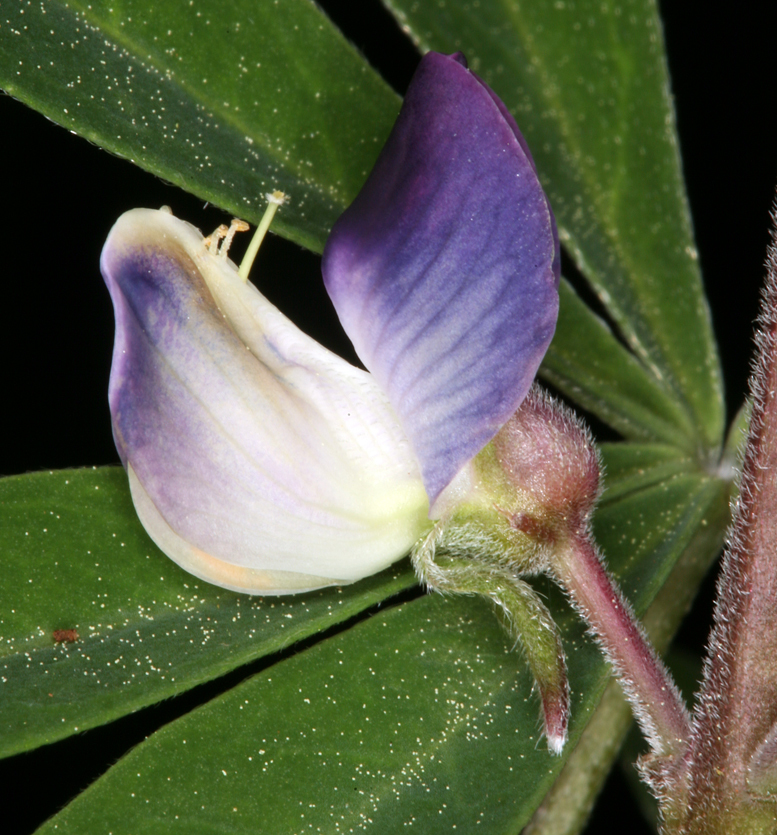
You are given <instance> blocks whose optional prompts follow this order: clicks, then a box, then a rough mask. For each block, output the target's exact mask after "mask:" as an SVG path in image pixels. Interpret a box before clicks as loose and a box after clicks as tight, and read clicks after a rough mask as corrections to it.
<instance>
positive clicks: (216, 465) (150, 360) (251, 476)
mask: <svg viewBox="0 0 777 835" xmlns="http://www.w3.org/2000/svg"><path fill="white" fill-rule="evenodd" d="M101 266H102V270H103V275H104V276H105V280H106V284H107V285H108V288H109V290H110V292H111V297H112V299H113V304H114V309H115V313H116V342H115V347H114V357H113V365H112V368H111V382H110V393H109V397H110V405H111V414H112V417H113V428H114V436H115V438H116V445H117V448H118V450H119V453H120V455H121V458H122V460H123V462H124V464H125V466H126V467H127V470H128V473H129V476H130V486H131V488H132V494H133V500H134V502H135V506H136V509H137V511H138V514H139V516H140V518H141V521H142V522H143V524H144V526H145V527H146V529H147V530H148V532H149V534H150V535H151V536H152V538H153V539H154V540H155V541H156V543H157V544H158V545H159V546H160V547H161V548H162V550H163V551H165V553H166V554H167V555H168V556H170V557H171V558H173V559H174V560H176V561H177V562H178V563H179V564H180V565H182V566H183V567H184V568H186V569H187V570H189V571H191V572H192V573H194V574H197V575H198V576H200V577H203V578H204V579H206V580H208V581H210V582H214V583H217V584H218V585H222V586H225V587H227V588H233V589H236V590H239V591H248V592H252V593H284V592H293V591H302V590H305V589H309V588H314V587H319V586H323V585H330V584H333V583H343V582H351V581H353V580H356V579H359V578H360V577H364V576H367V575H368V574H372V573H374V572H375V571H379V570H380V569H382V568H384V567H385V566H387V565H388V564H390V563H391V562H393V561H395V560H397V559H399V558H401V557H402V556H404V554H406V553H407V552H408V551H409V549H410V547H411V546H412V544H413V543H414V542H415V540H416V539H417V538H418V536H420V535H421V533H423V531H424V530H425V529H426V527H428V521H427V519H426V515H427V511H428V506H427V501H426V495H425V493H424V490H423V486H422V484H421V482H420V477H419V473H418V471H417V468H416V464H415V461H414V458H413V455H412V452H411V450H410V448H409V444H408V442H407V439H406V438H405V437H404V435H403V433H402V429H401V427H400V425H399V423H398V421H397V418H396V415H395V414H394V412H393V410H392V408H391V406H390V405H389V403H388V401H387V400H386V398H385V396H384V395H383V394H382V392H381V391H380V390H379V389H378V387H377V385H376V384H375V382H374V380H373V379H372V377H371V376H370V375H369V374H367V373H366V372H364V371H361V370H359V369H356V368H353V367H352V366H351V365H349V364H348V363H346V362H344V361H343V360H341V359H340V358H339V357H336V356H334V355H333V354H331V353H330V352H329V351H327V350H326V349H324V348H322V347H321V346H320V345H318V344H317V343H316V342H315V341H313V340H311V339H309V338H308V337H307V336H305V334H303V333H302V332H300V331H299V330H298V329H297V328H296V327H295V326H294V325H293V324H292V323H291V322H290V321H289V320H288V319H286V317H284V316H283V315H282V314H281V313H280V312H279V311H278V310H277V309H276V308H274V307H273V306H272V305H271V304H270V303H269V302H268V301H267V300H266V299H265V298H264V297H263V296H262V295H261V294H260V293H258V292H257V291H256V289H255V288H254V287H253V286H252V285H251V284H246V283H244V282H243V281H242V280H241V279H240V278H239V276H238V274H237V270H236V269H235V266H234V265H233V264H232V263H231V262H230V261H229V260H228V259H226V258H224V257H221V256H220V255H217V254H214V253H211V252H209V251H208V249H207V248H206V246H205V244H204V242H203V238H202V235H201V234H200V233H199V232H198V231H197V230H196V229H195V228H194V227H192V226H190V225H189V224H187V223H184V222H183V221H180V220H178V219H176V218H174V217H172V216H171V215H170V214H166V213H164V212H155V211H149V210H145V209H137V210H134V211H132V212H128V213H127V214H125V215H124V216H122V217H121V218H120V219H119V221H118V222H117V224H116V226H114V228H113V230H112V231H111V234H110V236H109V238H108V241H107V242H106V245H105V249H104V250H103V256H102V264H101Z"/></svg>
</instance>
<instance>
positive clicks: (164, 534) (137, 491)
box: [127, 465, 352, 595]
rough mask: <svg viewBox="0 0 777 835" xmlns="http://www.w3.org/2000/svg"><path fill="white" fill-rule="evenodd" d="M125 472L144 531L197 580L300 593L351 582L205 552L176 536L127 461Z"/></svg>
mask: <svg viewBox="0 0 777 835" xmlns="http://www.w3.org/2000/svg"><path fill="white" fill-rule="evenodd" d="M127 474H128V476H129V485H130V493H131V494H132V501H133V503H134V505H135V510H136V512H137V514H138V518H139V519H140V522H141V524H142V525H143V527H144V528H145V529H146V533H148V535H149V536H150V537H151V539H152V540H153V541H154V543H155V544H156V545H157V547H158V548H159V549H160V550H161V551H163V552H164V553H165V554H166V555H167V556H168V557H169V558H170V559H171V560H173V562H175V563H177V564H178V565H179V566H180V567H181V568H183V569H184V571H188V572H189V574H193V575H194V576H195V577H199V578H200V579H201V580H205V581H206V582H208V583H213V584H215V585H217V586H220V587H221V588H224V589H229V590H230V591H236V592H242V593H243V594H254V595H282V594H301V593H302V592H306V591H315V590H316V589H321V588H326V587H327V586H343V585H348V584H349V583H350V582H352V581H349V580H338V579H334V578H331V577H314V576H311V575H309V574H297V573H295V572H293V571H276V570H262V569H252V568H245V567H243V566H240V565H232V564H231V563H228V562H226V561H224V560H220V559H218V558H217V557H214V556H211V555H210V554H206V553H205V551H202V550H200V549H199V548H196V547H195V546H193V545H191V544H190V543H188V542H187V541H186V540H185V539H182V538H181V537H180V536H178V534H177V533H176V532H175V531H174V530H173V529H172V528H171V527H170V525H168V524H167V522H166V521H165V520H164V518H163V517H162V515H161V514H160V513H159V511H158V510H157V509H156V507H155V505H154V503H153V501H152V500H151V497H150V496H149V495H148V493H147V492H146V491H145V489H144V488H143V485H142V484H141V483H140V481H139V480H138V477H137V475H136V474H135V471H134V470H133V469H132V466H131V465H128V466H127Z"/></svg>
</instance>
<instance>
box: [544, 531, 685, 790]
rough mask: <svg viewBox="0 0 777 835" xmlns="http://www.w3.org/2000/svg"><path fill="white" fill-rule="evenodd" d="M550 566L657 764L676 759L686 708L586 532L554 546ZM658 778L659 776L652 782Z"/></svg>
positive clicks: (682, 747)
mask: <svg viewBox="0 0 777 835" xmlns="http://www.w3.org/2000/svg"><path fill="white" fill-rule="evenodd" d="M554 571H555V573H556V576H557V578H558V580H559V582H560V583H561V585H562V586H563V587H564V588H565V589H566V591H567V593H568V594H569V596H570V598H571V599H572V602H573V604H574V605H575V606H576V607H577V608H578V609H579V610H580V612H581V614H582V615H583V617H584V618H585V620H586V622H587V623H588V625H589V627H590V628H591V630H592V631H593V632H594V634H595V635H596V636H597V637H598V639H599V641H600V642H601V644H602V646H603V648H604V650H605V652H606V654H607V657H608V659H609V661H610V663H611V664H612V665H613V667H614V668H615V672H616V673H617V675H618V677H619V678H620V680H621V685H622V687H623V690H624V692H625V694H626V696H627V697H628V699H629V701H630V702H631V705H632V709H633V711H634V715H635V717H636V719H637V721H638V722H639V724H640V727H641V728H642V732H643V733H644V734H645V736H646V738H647V740H648V742H649V743H650V746H651V749H652V752H653V754H654V756H655V758H656V762H657V765H658V766H659V769H660V771H661V772H665V771H666V770H667V768H671V767H672V766H673V765H675V764H677V763H678V762H679V761H680V760H681V758H682V757H683V755H684V754H685V751H686V749H687V746H688V741H689V739H690V734H691V725H690V718H689V716H688V712H687V710H686V708H685V704H684V702H683V699H682V697H681V695H680V693H679V691H678V690H677V687H676V686H675V684H674V682H673V681H672V678H671V676H670V675H669V673H668V671H667V669H666V667H664V665H663V663H662V662H661V661H660V659H659V658H658V656H657V655H656V653H655V651H654V650H653V648H652V646H651V645H650V643H649V642H648V640H647V638H646V637H645V635H644V632H643V630H642V628H641V627H640V626H639V624H638V623H637V620H636V618H635V617H634V614H633V612H632V610H631V607H630V606H629V604H628V603H627V602H626V600H625V599H624V597H623V595H622V594H621V591H620V589H619V588H618V587H617V585H616V584H615V582H614V581H613V580H612V578H611V577H610V575H609V574H608V573H607V571H606V570H605V568H604V566H603V565H602V562H601V558H600V556H599V554H598V552H597V550H596V548H595V546H594V545H593V543H592V541H591V539H590V537H589V536H588V535H587V534H585V533H581V534H579V535H574V536H572V537H571V538H570V540H569V541H568V543H567V547H566V548H560V549H559V552H558V556H557V558H556V560H555V564H554ZM662 782H663V780H662V779H661V778H659V785H657V786H656V788H660V784H661V783H662Z"/></svg>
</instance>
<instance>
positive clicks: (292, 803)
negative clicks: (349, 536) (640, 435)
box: [41, 445, 728, 833]
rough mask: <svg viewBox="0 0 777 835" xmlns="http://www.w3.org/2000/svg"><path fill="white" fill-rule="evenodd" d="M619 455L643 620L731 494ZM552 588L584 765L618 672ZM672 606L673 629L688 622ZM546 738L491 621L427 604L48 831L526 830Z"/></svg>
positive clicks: (192, 736) (402, 610)
mask: <svg viewBox="0 0 777 835" xmlns="http://www.w3.org/2000/svg"><path fill="white" fill-rule="evenodd" d="M621 447H622V448H621V449H619V451H618V453H617V454H616V458H617V459H618V460H615V458H614V459H613V461H612V468H613V473H614V476H613V479H612V480H611V483H612V487H613V490H612V498H611V500H610V501H605V503H604V505H603V507H602V510H601V513H600V514H599V517H598V520H597V535H598V537H599V539H600V541H601V542H602V543H603V545H604V547H605V548H606V550H607V552H608V554H610V555H611V557H610V564H611V567H612V568H613V569H614V570H615V572H616V573H617V574H618V576H619V577H620V579H621V582H622V583H623V585H624V587H625V588H626V589H636V590H637V591H636V593H635V594H632V599H633V601H634V603H635V605H636V607H637V609H638V610H639V611H644V610H645V608H646V607H647V606H648V604H649V603H650V602H651V601H652V600H653V598H654V596H655V594H656V592H657V591H658V590H659V589H660V587H661V585H662V583H663V581H664V580H665V579H666V574H667V573H668V572H670V571H671V569H672V567H673V566H674V564H675V562H676V561H677V560H678V559H679V558H680V556H681V555H682V554H683V552H684V550H685V549H686V547H687V546H688V544H689V542H690V541H691V540H692V539H693V537H694V535H695V531H697V530H698V529H699V527H700V526H705V527H707V526H708V527H710V528H711V529H713V530H720V524H721V514H722V515H724V516H725V514H726V512H727V510H726V508H727V498H728V487H727V485H726V484H725V483H724V482H722V481H720V480H717V479H712V478H705V477H703V476H699V475H697V474H694V473H693V472H690V471H688V470H687V468H683V465H682V461H681V460H680V459H679V458H678V457H677V456H676V457H675V464H676V465H677V468H676V473H675V476H676V477H675V479H674V481H673V482H672V484H671V486H669V487H668V485H667V481H666V479H665V477H664V475H665V472H666V470H665V468H666V466H667V464H668V461H667V455H666V451H665V450H663V451H661V450H658V451H653V450H650V449H645V448H641V449H637V448H636V447H635V455H634V456H633V457H632V456H630V455H629V453H628V452H627V451H626V450H627V449H628V447H627V446H626V445H621ZM654 453H655V454H654ZM651 459H652V460H653V461H654V462H655V467H656V469H657V473H651V470H652V469H653V468H652V467H651V465H650V461H651ZM617 472H622V473H623V474H624V484H619V483H618V478H617V477H616V475H615V474H616V473H617ZM637 472H641V473H642V477H643V481H642V486H637V485H636V483H635V482H634V480H633V476H634V473H637ZM626 519H631V520H632V521H633V523H634V533H635V534H636V535H635V536H632V535H631V532H630V531H628V527H627V526H625V525H624V521H625V520H626ZM624 529H626V530H627V531H628V533H627V535H626V536H624V535H623V531H624ZM644 532H647V533H648V536H647V537H646V536H643V533H644ZM543 590H544V591H545V593H546V594H547V596H548V598H549V600H550V602H551V605H552V606H553V608H554V610H555V611H556V612H558V614H559V623H560V625H561V628H562V631H563V634H564V641H565V645H566V647H567V649H568V652H569V665H570V679H571V683H572V689H573V694H574V695H573V705H574V710H573V720H572V727H571V744H570V746H569V748H568V750H571V748H572V747H573V745H574V741H575V739H576V738H577V737H578V736H579V734H580V733H581V732H582V730H583V728H584V726H585V722H586V720H587V718H588V716H589V715H590V713H591V712H592V710H593V709H594V707H595V705H596V703H597V701H598V698H599V697H600V695H601V693H602V690H603V688H604V686H605V684H606V682H607V680H608V678H609V672H608V667H607V665H606V664H605V662H604V660H603V659H602V657H601V654H600V652H599V651H598V649H597V648H596V647H595V646H594V645H593V643H592V641H591V640H590V639H589V638H587V637H586V636H585V635H584V628H583V626H582V624H581V623H580V621H579V619H578V618H577V617H576V616H575V615H574V614H573V613H572V612H571V611H569V609H568V608H567V607H566V606H565V604H564V603H563V602H562V601H561V595H560V594H559V593H558V592H557V591H556V590H555V589H554V588H552V587H551V586H550V585H549V584H548V585H545V586H544V587H543ZM665 608H666V611H665V612H664V613H663V614H664V616H665V617H675V618H676V617H677V614H678V613H677V612H676V611H671V606H669V607H665ZM539 727H540V725H539V721H538V703H537V701H536V696H535V695H534V694H533V693H532V681H531V676H530V674H529V672H528V670H527V669H526V667H525V665H524V664H523V663H522V661H521V659H520V656H519V655H518V654H517V653H515V652H514V651H512V649H511V647H510V645H509V644H508V642H507V640H506V638H505V635H504V633H503V632H502V631H501V629H500V627H499V625H498V622H497V620H496V618H495V617H494V615H493V613H492V612H491V611H489V607H488V606H487V605H486V604H484V603H482V602H480V601H477V600H473V599H467V598H452V599H445V598H442V597H440V596H436V595H435V596H425V597H422V598H420V599H417V600H414V601H411V602H409V603H405V604H403V605H401V606H398V607H394V608H392V609H390V610H389V611H387V612H383V613H378V614H376V615H375V616H373V617H372V618H369V619H368V620H367V621H366V622H364V623H361V624H359V625H357V626H355V627H354V628H352V629H350V630H347V631H346V632H344V633H342V634H341V635H339V636H336V637H334V638H332V639H330V640H328V641H325V642H321V643H319V644H317V645H316V646H314V647H312V648H311V649H308V650H306V651H305V652H303V653H300V654H298V655H296V656H294V657H293V658H291V659H289V660H286V661H283V662H281V663H279V664H277V665H275V666H274V667H272V668H270V669H268V670H267V671H266V672H264V673H261V674H259V675H257V676H255V677H253V678H252V679H250V680H248V681H247V682H245V683H244V684H241V685H240V686H238V687H236V688H234V689H233V690H231V691H230V692H228V693H227V694H225V695H224V696H222V697H219V698H218V699H215V700H213V701H212V702H210V703H209V704H208V705H206V706H204V707H203V708H200V709H198V710H196V711H194V712H193V713H191V714H189V715H187V716H186V717H184V718H182V719H180V720H178V721H176V722H174V723H172V724H171V725H169V726H167V727H166V728H164V729H162V730H161V731H159V732H157V733H156V734H155V735H154V736H153V737H151V738H150V739H149V740H148V741H146V742H145V743H143V744H142V745H140V746H139V747H138V748H136V749H135V750H134V751H133V752H132V753H131V754H130V755H128V756H127V757H126V758H125V759H124V760H122V761H121V762H120V763H119V764H118V765H116V766H115V767H114V768H113V769H111V770H110V771H109V772H108V773H107V774H106V775H105V777H103V778H101V779H100V780H98V781H97V782H96V783H95V784H94V785H93V786H92V787H91V788H90V789H88V790H87V791H86V792H84V794H83V795H82V796H81V797H79V798H78V799H77V800H76V801H74V802H73V803H72V804H70V806H68V807H67V808H66V809H65V810H64V811H63V812H62V813H60V814H59V815H57V816H56V817H55V818H53V819H52V820H51V821H50V822H49V823H48V824H47V825H46V826H45V827H44V828H43V829H42V830H41V831H42V832H54V831H56V832H60V833H61V832H83V831H87V830H88V828H89V826H90V825H93V822H94V821H96V820H99V821H100V825H101V826H103V827H104V828H106V829H107V830H109V831H111V832H114V833H124V832H126V833H130V832H136V831H140V830H142V831H144V832H149V833H155V832H159V833H162V832H171V831H172V832H175V831H177V830H178V829H180V831H191V829H192V827H195V822H196V828H197V831H203V832H209V831H214V832H215V831H231V832H237V833H240V832H255V831H257V826H258V827H259V830H258V831H268V832H269V831H273V832H284V833H292V832H294V833H296V832H300V833H301V832H307V831H317V830H318V828H322V829H323V830H324V831H327V830H329V829H331V830H332V831H340V830H342V831H349V830H350V829H355V830H358V828H360V827H365V826H366V825H367V824H368V823H369V824H371V825H372V826H374V827H375V828H376V831H381V832H382V831H386V832H390V831H392V832H393V831H395V830H398V829H399V827H401V826H405V825H410V824H411V823H412V825H414V826H416V827H418V828H419V830H420V831H423V832H428V833H437V832H448V831H450V830H451V827H452V825H453V824H455V825H456V826H457V827H458V828H460V829H464V830H465V831H467V829H468V828H472V827H474V826H476V825H482V826H483V828H484V831H487V832H494V833H500V832H504V833H514V832H518V831H519V830H520V828H521V827H522V826H523V825H524V824H525V823H526V821H527V820H528V819H529V817H530V816H531V814H532V813H533V811H534V809H535V808H536V806H537V805H538V804H539V803H540V801H541V800H542V798H543V796H544V794H545V792H546V791H547V790H548V789H549V788H550V786H551V785H552V783H553V780H554V779H555V777H556V776H557V774H558V771H559V769H560V767H561V766H562V764H563V759H560V758H552V757H550V755H548V753H547V752H546V750H545V747H544V744H543V743H542V741H541V739H540V733H539ZM263 827H264V828H263ZM338 827H339V829H338Z"/></svg>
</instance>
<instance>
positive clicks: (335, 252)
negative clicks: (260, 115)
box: [323, 53, 559, 504]
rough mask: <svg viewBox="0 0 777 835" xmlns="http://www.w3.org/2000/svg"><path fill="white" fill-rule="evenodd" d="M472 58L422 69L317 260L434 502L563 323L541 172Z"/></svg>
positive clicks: (521, 392) (509, 409)
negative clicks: (473, 68) (469, 62)
mask: <svg viewBox="0 0 777 835" xmlns="http://www.w3.org/2000/svg"><path fill="white" fill-rule="evenodd" d="M462 60H463V59H461V58H460V57H459V56H453V57H447V56H444V55H440V54H436V53H429V54H428V55H426V56H425V58H424V59H423V60H422V62H421V64H420V66H419V68H418V70H417V72H416V74H415V76H414V78H413V81H412V83H411V85H410V88H409V89H408V92H407V96H406V97H405V102H404V104H403V107H402V111H401V113H400V115H399V118H398V120H397V123H396V125H395V126H394V130H393V132H392V134H391V136H390V137H389V140H388V142H387V144H386V146H385V148H384V149H383V152H382V153H381V155H380V157H379V159H378V162H377V164H376V166H375V168H374V170H373V172H372V174H371V175H370V177H369V179H368V180H367V182H366V184H365V186H364V188H363V189H362V191H361V192H360V193H359V195H358V196H357V198H356V200H355V201H354V202H353V204H352V205H351V207H350V208H349V209H348V210H347V211H346V212H345V214H344V215H342V217H341V218H340V219H339V220H338V221H337V223H336V224H335V226H334V229H333V230H332V234H331V236H330V238H329V241H328V242H327V246H326V249H325V251H324V260H323V272H324V280H325V282H326V286H327V290H328V292H329V294H330V296H331V298H332V301H333V303H334V305H335V308H336V309H337V312H338V315H339V316H340V320H341V322H342V324H343V327H344V328H345V330H346V332H347V333H348V335H349V337H350V338H351V340H352V342H353V344H354V347H355V348H356V351H357V353H358V354H359V357H360V358H361V360H362V361H363V362H364V364H365V366H366V367H367V368H368V369H369V370H370V372H371V373H372V374H373V375H374V376H375V378H376V380H377V382H378V384H379V385H380V386H381V388H382V389H383V391H385V392H386V394H387V395H388V398H389V400H390V402H391V403H392V405H393V407H394V409H395V410H396V412H397V414H398V415H399V419H400V421H401V422H402V425H403V427H404V429H405V432H406V434H407V436H408V437H409V439H410V442H411V444H412V446H413V449H414V450H415V453H416V456H417V458H418V460H419V463H420V466H421V472H422V475H423V479H424V484H425V486H426V490H427V493H428V494H429V498H430V501H431V503H432V504H433V503H434V501H435V500H436V499H437V497H438V496H439V494H440V493H441V492H442V490H443V489H444V488H445V487H446V486H447V485H448V484H449V483H450V482H451V480H452V479H453V478H454V476H455V475H456V473H457V472H458V471H459V470H460V469H461V468H462V467H463V466H464V464H466V463H467V462H468V461H469V460H470V459H471V458H473V456H475V455H476V454H477V453H478V452H479V451H480V450H481V449H482V448H483V446H485V444H487V443H488V442H489V441H490V440H491V438H492V437H493V436H494V435H495V434H496V432H497V431H498V430H499V428H500V427H501V426H502V425H503V424H504V423H505V421H506V420H507V419H508V418H509V417H510V415H512V414H513V412H514V411H515V410H516V409H517V407H518V406H519V405H520V403H521V401H522V400H523V398H524V396H525V395H526V393H527V391H528V390H529V387H530V385H531V383H532V380H533V379H534V376H535V374H536V372H537V369H538V367H539V364H540V361H541V360H542V357H543V355H544V353H545V351H546V349H547V346H548V344H549V343H550V340H551V338H552V335H553V331H554V329H555V323H556V317H557V312H558V291H557V288H558V280H559V248H558V237H557V235H556V230H555V223H554V220H553V215H552V212H551V210H550V207H549V205H548V202H547V199H546V197H545V194H544V193H543V191H542V188H541V186H540V184H539V181H538V179H537V175H536V171H535V169H534V163H533V161H532V159H531V156H530V154H529V153H528V149H527V147H526V143H525V141H524V139H523V137H522V136H521V135H520V132H519V131H518V128H517V126H516V124H515V122H514V121H513V119H512V117H511V116H510V115H509V113H507V111H506V109H505V108H504V105H503V104H502V103H501V102H500V101H499V99H498V98H497V97H496V96H495V95H494V93H493V92H492V91H491V90H490V89H489V88H488V87H487V86H486V85H485V84H484V83H483V82H482V81H481V80H480V79H479V78H477V76H475V75H474V74H472V73H470V72H469V70H467V69H466V67H465V66H463V65H462V63H461V61H462Z"/></svg>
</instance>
